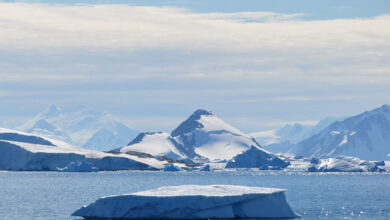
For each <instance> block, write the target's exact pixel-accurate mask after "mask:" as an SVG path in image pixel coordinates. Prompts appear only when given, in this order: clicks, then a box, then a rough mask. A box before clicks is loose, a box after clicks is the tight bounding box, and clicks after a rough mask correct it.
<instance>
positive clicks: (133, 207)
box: [72, 185, 298, 219]
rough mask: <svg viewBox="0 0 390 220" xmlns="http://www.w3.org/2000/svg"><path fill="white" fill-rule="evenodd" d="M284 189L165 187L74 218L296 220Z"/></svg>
mask: <svg viewBox="0 0 390 220" xmlns="http://www.w3.org/2000/svg"><path fill="white" fill-rule="evenodd" d="M284 192H285V190H282V189H274V188H260V187H247V186H232V185H209V186H200V185H182V186H166V187H161V188H157V189H152V190H148V191H143V192H137V193H132V194H127V195H120V196H109V197H103V198H100V199H98V200H97V201H95V202H94V203H92V204H90V205H88V206H84V207H82V208H81V209H79V210H77V211H76V212H74V213H73V214H72V215H73V216H82V217H85V218H93V217H95V218H96V217H97V218H115V219H210V218H214V219H217V218H223V219H233V218H294V217H298V216H297V215H296V214H295V213H294V212H293V210H292V209H291V207H290V206H289V204H288V203H287V201H286V198H285V195H284Z"/></svg>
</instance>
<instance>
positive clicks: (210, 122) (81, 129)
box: [18, 105, 390, 162]
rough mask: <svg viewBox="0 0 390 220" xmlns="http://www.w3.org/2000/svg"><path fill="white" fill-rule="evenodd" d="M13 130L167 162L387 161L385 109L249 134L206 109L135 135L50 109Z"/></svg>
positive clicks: (94, 118) (98, 116)
mask: <svg viewBox="0 0 390 220" xmlns="http://www.w3.org/2000/svg"><path fill="white" fill-rule="evenodd" d="M18 129H19V130H22V131H25V132H28V133H32V134H36V135H42V136H44V137H48V138H52V139H56V140H60V141H64V142H67V143H71V144H74V145H77V146H81V147H83V148H87V149H95V150H102V151H111V152H115V153H126V154H130V155H131V154H134V155H137V153H143V154H148V156H153V157H157V158H158V157H165V158H169V159H170V160H183V159H186V158H189V159H191V160H194V161H203V162H204V161H228V160H232V159H233V158H234V157H236V156H237V155H240V154H243V153H244V152H246V151H248V150H249V149H251V148H252V147H254V148H255V149H258V150H260V151H262V152H265V154H264V155H273V154H272V153H270V152H274V153H278V152H282V153H288V154H293V155H296V156H303V157H318V158H330V157H336V156H353V157H358V158H361V159H364V160H389V159H390V157H389V155H390V106H389V105H383V106H381V107H380V108H377V109H374V110H371V111H367V112H364V113H362V114H359V115H356V116H352V117H348V118H326V119H324V120H321V121H320V122H319V123H318V124H316V125H304V124H299V123H295V124H287V125H285V126H283V127H282V128H280V129H276V130H269V131H263V132H257V133H251V134H249V135H247V134H244V133H243V132H241V131H240V130H238V129H236V128H234V127H233V126H231V125H229V124H227V123H226V122H224V121H223V120H221V119H220V118H219V117H218V116H216V115H215V114H213V113H212V112H210V111H206V110H197V111H195V112H194V113H193V114H192V115H191V116H190V117H189V118H187V119H186V120H185V121H183V122H182V123H181V124H180V125H179V126H178V127H177V128H176V129H174V130H173V131H172V132H171V133H164V132H144V133H138V132H137V131H136V130H133V129H130V128H128V127H127V126H125V125H124V124H122V123H120V122H119V121H118V120H117V119H115V118H114V117H113V116H111V115H110V114H108V113H105V112H97V111H92V110H89V109H87V108H66V109H61V108H58V107H56V106H54V105H51V106H49V107H48V108H46V109H45V110H44V111H43V112H41V113H40V114H38V115H37V116H36V117H34V118H33V119H31V120H29V121H27V122H26V123H25V124H23V125H22V126H20V127H19V128H18ZM137 134H138V135H137ZM254 138H255V139H254ZM259 142H260V143H261V144H262V145H260V144H258V143H259ZM123 146H125V147H123ZM112 149H115V150H112ZM252 150H253V149H252ZM268 151H270V152H268ZM248 152H250V151H248ZM262 152H260V153H256V154H257V155H263V153H262ZM246 157H248V158H249V155H248V154H244V157H243V158H246Z"/></svg>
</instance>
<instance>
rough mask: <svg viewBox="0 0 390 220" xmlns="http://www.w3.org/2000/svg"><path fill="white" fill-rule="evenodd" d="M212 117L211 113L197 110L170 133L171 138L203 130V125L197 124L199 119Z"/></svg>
mask: <svg viewBox="0 0 390 220" xmlns="http://www.w3.org/2000/svg"><path fill="white" fill-rule="evenodd" d="M210 115H214V114H213V113H212V112H211V111H207V110H203V109H198V110H196V111H195V112H194V113H192V115H191V116H190V117H188V118H187V120H185V121H183V122H182V123H181V124H180V125H179V127H177V128H176V129H175V130H173V131H172V133H171V135H172V136H173V137H176V136H179V135H181V134H184V133H188V132H190V131H192V130H193V129H196V128H203V125H202V124H201V123H199V121H198V120H199V119H200V118H201V117H202V116H210Z"/></svg>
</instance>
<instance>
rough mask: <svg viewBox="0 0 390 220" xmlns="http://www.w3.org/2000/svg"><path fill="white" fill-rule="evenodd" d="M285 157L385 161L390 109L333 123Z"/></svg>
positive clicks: (389, 151)
mask: <svg viewBox="0 0 390 220" xmlns="http://www.w3.org/2000/svg"><path fill="white" fill-rule="evenodd" d="M288 153H291V154H294V155H297V156H305V157H318V158H330V157H336V156H340V155H344V156H353V157H358V158H360V159H364V160H389V159H390V157H389V156H388V155H389V154H390V106H389V105H383V106H382V107H380V108H376V109H374V110H371V111H366V112H363V113H361V114H359V115H356V116H352V117H349V118H346V119H344V120H342V121H336V122H334V123H332V124H330V125H329V126H327V127H326V128H324V129H322V130H321V131H320V132H319V133H317V134H315V135H313V136H311V137H309V138H307V139H305V140H302V141H300V142H299V143H298V144H297V145H296V146H294V147H292V148H291V149H290V150H289V151H288Z"/></svg>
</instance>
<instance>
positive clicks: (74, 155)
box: [0, 128, 165, 171]
mask: <svg viewBox="0 0 390 220" xmlns="http://www.w3.org/2000/svg"><path fill="white" fill-rule="evenodd" d="M72 162H88V163H90V164H92V165H93V166H94V167H96V168H98V169H99V170H128V169H137V170H154V169H161V168H162V167H164V165H165V164H163V162H161V161H158V160H156V159H154V158H139V157H136V156H131V155H115V154H108V153H103V152H99V151H92V150H87V149H83V148H78V147H75V146H72V145H70V144H67V143H64V142H61V141H57V140H53V139H49V138H44V137H41V136H37V135H32V134H28V133H24V132H19V131H14V130H10V129H4V128H0V170H37V171H39V170H51V171H56V170H57V169H58V168H65V167H67V166H68V165H70V164H71V163H72Z"/></svg>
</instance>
